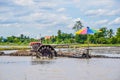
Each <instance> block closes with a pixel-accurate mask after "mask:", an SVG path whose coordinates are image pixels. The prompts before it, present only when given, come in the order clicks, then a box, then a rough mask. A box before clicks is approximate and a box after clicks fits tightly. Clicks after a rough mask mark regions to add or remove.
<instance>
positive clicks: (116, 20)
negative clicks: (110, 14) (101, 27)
mask: <svg viewBox="0 0 120 80" xmlns="http://www.w3.org/2000/svg"><path fill="white" fill-rule="evenodd" d="M109 25H120V17H117V18H116V19H114V20H113V21H111V22H110V23H109Z"/></svg>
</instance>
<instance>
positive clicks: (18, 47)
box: [0, 44, 120, 50]
mask: <svg viewBox="0 0 120 80" xmlns="http://www.w3.org/2000/svg"><path fill="white" fill-rule="evenodd" d="M87 46H88V44H69V47H70V48H80V47H87ZM89 46H90V47H120V44H89ZM58 47H59V48H62V46H56V48H58ZM63 47H64V48H66V47H67V46H63ZM25 49H30V46H27V45H0V50H25Z"/></svg>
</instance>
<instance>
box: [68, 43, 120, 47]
mask: <svg viewBox="0 0 120 80" xmlns="http://www.w3.org/2000/svg"><path fill="white" fill-rule="evenodd" d="M74 46H76V47H87V46H88V44H74V45H72V44H71V45H70V47H74ZM89 46H90V47H120V44H89Z"/></svg>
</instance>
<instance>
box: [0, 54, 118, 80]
mask: <svg viewBox="0 0 120 80" xmlns="http://www.w3.org/2000/svg"><path fill="white" fill-rule="evenodd" d="M0 80H120V59H103V58H101V59H97V58H92V59H75V58H59V57H58V58H56V59H51V60H36V59H32V58H31V57H13V56H0Z"/></svg>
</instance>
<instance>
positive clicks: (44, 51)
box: [36, 45, 57, 58]
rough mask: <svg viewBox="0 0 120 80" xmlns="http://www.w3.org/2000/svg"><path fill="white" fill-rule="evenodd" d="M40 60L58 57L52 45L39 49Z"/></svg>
mask: <svg viewBox="0 0 120 80" xmlns="http://www.w3.org/2000/svg"><path fill="white" fill-rule="evenodd" d="M36 56H37V57H38V58H40V57H48V58H53V56H57V53H56V51H55V50H54V48H52V47H51V46H50V45H43V46H41V47H39V48H38V52H37V54H36Z"/></svg>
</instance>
